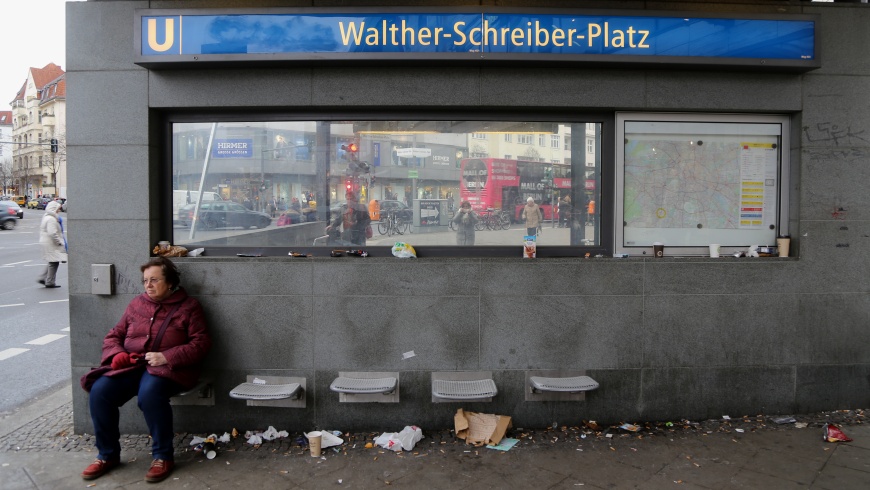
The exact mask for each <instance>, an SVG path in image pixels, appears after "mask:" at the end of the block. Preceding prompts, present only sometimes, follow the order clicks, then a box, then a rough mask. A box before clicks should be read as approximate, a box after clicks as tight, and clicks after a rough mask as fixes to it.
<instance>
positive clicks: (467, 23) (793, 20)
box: [135, 9, 820, 69]
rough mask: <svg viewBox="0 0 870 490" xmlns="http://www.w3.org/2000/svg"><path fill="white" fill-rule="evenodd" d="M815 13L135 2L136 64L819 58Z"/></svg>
mask: <svg viewBox="0 0 870 490" xmlns="http://www.w3.org/2000/svg"><path fill="white" fill-rule="evenodd" d="M817 22H818V19H817V18H816V17H814V16H811V15H801V16H784V17H780V18H773V17H764V18H721V17H699V16H697V14H692V16H691V17H683V16H680V17H676V16H674V17H661V16H651V15H625V14H624V13H622V12H620V13H618V14H591V15H590V14H579V13H564V12H559V13H552V11H542V12H541V13H529V12H524V13H516V12H500V11H491V12H487V11H484V12H481V11H475V12H441V11H438V12H433V11H402V12H395V13H394V12H372V11H366V10H365V9H356V10H355V11H350V12H347V11H341V12H340V13H339V12H338V11H311V10H293V11H288V10H285V9H282V10H262V11H256V12H251V13H245V12H236V11H228V10H221V11H211V10H191V11H186V10H185V11H182V10H137V11H136V26H135V27H136V35H137V39H136V46H137V50H138V52H137V53H136V62H137V63H138V64H141V65H143V66H149V65H151V66H158V65H162V64H168V63H178V62H183V63H209V62H239V61H243V62H244V61H261V62H262V61H294V60H348V59H354V60H433V59H443V60H450V61H456V60H502V61H509V60H541V61H602V62H636V63H637V62H639V63H670V64H681V63H682V64H688V63H692V64H699V63H700V64H722V65H769V66H780V67H792V68H802V69H812V68H816V67H818V66H820V64H819V59H818V39H817V34H816V32H817Z"/></svg>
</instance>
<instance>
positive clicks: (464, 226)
mask: <svg viewBox="0 0 870 490" xmlns="http://www.w3.org/2000/svg"><path fill="white" fill-rule="evenodd" d="M479 220H480V218H479V217H478V216H477V213H475V212H474V211H473V210H472V209H471V203H470V202H468V201H462V204H460V205H459V212H457V213H456V216H454V217H453V224H455V225H456V244H457V245H469V246H470V245H474V225H475V224H477V222H478V221H479Z"/></svg>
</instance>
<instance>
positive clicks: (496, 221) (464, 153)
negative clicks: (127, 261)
mask: <svg viewBox="0 0 870 490" xmlns="http://www.w3.org/2000/svg"><path fill="white" fill-rule="evenodd" d="M578 133H579V134H578ZM600 135H601V125H600V124H598V123H586V122H578V123H555V122H553V123H546V122H522V121H504V122H499V121H341V122H335V121H278V122H275V121H268V122H265V121H262V122H218V123H199V122H197V123H181V122H179V123H174V124H173V126H172V138H173V141H172V145H173V150H172V155H173V162H172V191H173V192H172V196H173V202H172V220H173V230H174V243H176V244H179V245H193V244H197V245H208V246H221V245H226V246H250V247H258V246H262V247H267V246H269V247H271V246H311V245H312V244H316V245H324V246H329V245H328V244H327V243H326V242H325V241H324V240H319V241H315V240H316V239H318V238H319V237H322V236H323V235H325V234H326V231H325V230H326V226H327V225H328V224H329V223H330V221H332V220H333V219H334V217H335V216H337V215H338V214H337V213H341V212H342V211H341V210H342V207H343V206H344V207H345V209H346V207H347V206H346V205H347V203H346V202H345V200H346V196H347V195H352V196H354V199H355V200H356V201H357V203H356V204H357V205H359V206H363V207H365V209H368V211H369V215H370V216H371V219H372V230H373V232H372V236H371V237H370V238H368V239H367V242H366V245H367V246H378V245H382V246H391V245H392V244H393V243H394V242H395V241H396V238H395V236H394V235H395V234H397V233H399V232H401V233H402V234H410V235H412V237H406V238H405V240H406V241H409V242H410V243H412V244H414V245H415V246H420V245H444V246H454V247H455V246H456V243H457V239H456V231H454V229H453V226H451V220H452V218H453V217H454V215H455V213H456V212H457V211H458V209H459V205H460V203H461V202H463V201H468V202H469V203H470V204H471V207H472V209H473V211H474V212H475V213H476V214H477V215H479V216H480V218H481V219H480V220H479V221H478V223H479V224H478V229H477V231H476V239H475V241H474V246H493V245H496V246H499V245H505V246H519V245H520V244H522V241H523V236H524V235H525V234H526V233H527V226H526V225H527V223H526V221H525V217H524V213H523V210H524V206H525V205H526V204H527V202H528V200H529V198H531V199H532V201H533V202H534V204H535V205H536V206H537V207H538V208H539V209H540V213H541V217H542V219H543V221H542V222H541V223H540V228H539V231H538V234H539V236H538V245H539V246H547V245H553V246H571V245H574V246H588V245H597V244H598V239H597V238H596V237H597V236H599V230H598V222H599V220H598V219H596V216H597V215H598V210H597V209H593V208H595V205H594V203H593V204H592V206H590V202H597V201H599V199H598V193H599V192H600V185H599V180H598V176H599V175H600V173H601V172H600V168H601V162H600V147H601V145H600ZM348 191H351V192H350V193H349V192H348ZM590 211H592V212H591V213H590ZM396 217H400V218H401V220H402V221H403V223H402V226H398V227H397V226H395V223H393V225H392V226H387V223H386V221H388V220H390V219H394V220H395V218H396Z"/></svg>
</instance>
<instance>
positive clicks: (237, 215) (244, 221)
mask: <svg viewBox="0 0 870 490" xmlns="http://www.w3.org/2000/svg"><path fill="white" fill-rule="evenodd" d="M195 208H196V204H188V205H186V206H183V207H182V208H181V209H179V210H178V219H179V221H181V222H182V224H184V225H185V226H187V225H189V224H190V223H191V222H193V212H194V211H195ZM199 223H200V225H199V226H202V227H205V228H207V229H214V228H238V227H241V228H250V227H252V226H256V227H257V228H265V227H267V226H269V224H270V223H272V218H271V217H270V216H269V215H268V214H266V213H261V212H259V211H252V210H250V209H248V208H246V207H244V206H242V205H241V204H239V203H237V202H233V201H211V202H203V203H201V204H200V206H199Z"/></svg>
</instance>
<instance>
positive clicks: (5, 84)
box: [0, 0, 82, 111]
mask: <svg viewBox="0 0 870 490" xmlns="http://www.w3.org/2000/svg"><path fill="white" fill-rule="evenodd" d="M72 1H82V0H72ZM65 16H66V0H0V26H2V29H3V34H4V39H5V41H4V43H3V46H4V47H3V49H2V50H0V53H2V55H0V111H9V110H12V108H11V106H10V105H9V103H10V102H12V99H14V98H15V94H16V93H17V92H18V89H20V88H21V86H22V85H24V81H25V80H27V70H28V69H29V68H30V67H34V68H42V67H43V66H45V65H47V64H49V63H54V64H56V65H58V66H60V67H61V68H63V69H64V71H66V23H65V19H64V18H65Z"/></svg>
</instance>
